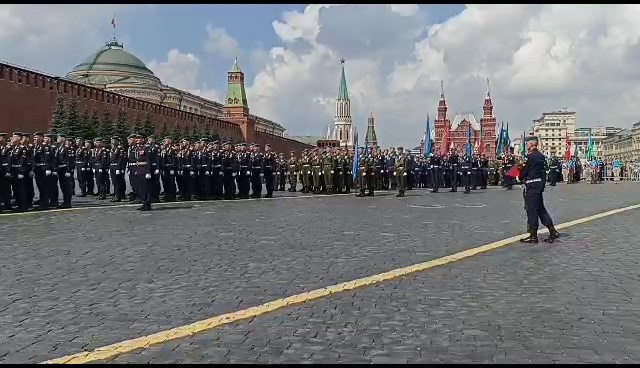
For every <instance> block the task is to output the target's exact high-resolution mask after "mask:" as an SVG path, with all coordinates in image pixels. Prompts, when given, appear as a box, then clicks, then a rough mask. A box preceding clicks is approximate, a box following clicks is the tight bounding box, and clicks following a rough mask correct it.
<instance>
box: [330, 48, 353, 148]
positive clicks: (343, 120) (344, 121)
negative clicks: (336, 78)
mask: <svg viewBox="0 0 640 368" xmlns="http://www.w3.org/2000/svg"><path fill="white" fill-rule="evenodd" d="M344 62H345V60H344V59H341V60H340V64H342V70H341V74H340V85H339V86H338V98H337V99H336V113H335V116H334V127H333V135H332V138H333V139H334V140H338V141H340V146H341V147H348V148H351V147H353V144H354V142H353V136H354V131H353V126H352V121H351V100H350V99H349V91H348V89H347V78H346V77H345V74H344Z"/></svg>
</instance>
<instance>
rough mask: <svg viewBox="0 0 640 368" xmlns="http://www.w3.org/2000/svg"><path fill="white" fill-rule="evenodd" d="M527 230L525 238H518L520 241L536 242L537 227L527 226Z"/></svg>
mask: <svg viewBox="0 0 640 368" xmlns="http://www.w3.org/2000/svg"><path fill="white" fill-rule="evenodd" d="M527 230H528V231H529V236H527V237H526V238H522V239H520V242H521V243H537V242H538V229H532V228H531V227H529V226H527Z"/></svg>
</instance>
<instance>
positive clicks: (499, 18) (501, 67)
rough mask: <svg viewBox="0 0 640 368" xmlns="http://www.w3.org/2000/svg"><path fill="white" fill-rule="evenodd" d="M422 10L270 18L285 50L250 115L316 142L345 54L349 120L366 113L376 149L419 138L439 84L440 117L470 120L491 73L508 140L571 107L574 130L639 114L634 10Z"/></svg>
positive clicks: (271, 64) (347, 8) (638, 12)
mask: <svg viewBox="0 0 640 368" xmlns="http://www.w3.org/2000/svg"><path fill="white" fill-rule="evenodd" d="M422 9H424V8H418V7H417V6H412V5H390V6H383V7H380V6H365V5H358V6H353V5H343V6H341V7H339V8H337V7H336V6H335V5H309V6H307V7H306V8H305V10H304V11H303V12H286V13H284V14H283V15H282V17H281V19H279V20H276V21H274V22H273V28H274V31H275V33H276V35H277V36H278V37H279V38H280V39H281V40H282V42H283V45H282V46H278V47H275V48H273V49H272V50H271V52H270V54H269V55H270V57H269V58H268V60H267V61H266V63H265V65H264V66H263V68H262V69H261V70H260V71H258V72H257V73H256V76H255V79H254V80H253V81H252V82H253V83H251V85H250V88H249V91H248V97H249V102H250V107H251V109H252V111H253V112H255V113H258V114H264V115H266V117H271V118H274V119H277V120H278V121H279V122H281V123H282V124H283V125H285V126H286V127H287V128H288V130H289V131H290V132H291V133H299V134H316V135H319V134H321V132H322V131H323V130H324V129H326V126H327V124H328V123H331V122H332V120H333V104H332V103H328V101H332V100H333V99H334V98H335V94H336V93H337V86H338V77H339V70H340V64H339V63H338V60H339V59H340V58H341V57H345V58H346V59H347V63H346V73H347V82H348V85H349V92H350V95H351V98H352V101H353V103H352V110H353V115H354V124H356V125H357V127H358V128H359V129H360V130H361V131H362V130H363V129H365V127H366V117H367V115H368V111H369V108H372V109H373V110H374V114H375V115H376V128H377V131H378V138H379V139H380V140H381V141H382V143H383V144H385V145H395V144H403V145H411V144H413V143H414V142H415V141H417V139H416V138H415V137H416V136H417V135H419V134H418V133H416V132H422V131H423V130H424V124H425V119H426V115H427V113H429V114H430V115H431V116H434V115H435V112H436V107H437V98H438V93H439V89H440V83H439V81H440V80H441V79H444V80H445V89H446V91H445V92H446V95H447V100H448V105H449V113H450V115H451V116H450V117H451V118H453V115H454V114H455V112H462V111H473V112H474V113H475V114H476V116H477V117H478V118H479V117H480V114H481V113H482V103H483V99H484V93H485V89H486V87H485V79H486V78H487V77H490V78H491V80H492V97H493V102H494V106H495V114H496V117H497V118H498V121H500V120H504V121H509V122H510V126H511V127H513V128H512V129H513V131H512V132H511V134H512V135H514V134H517V133H518V131H519V130H521V129H524V128H526V127H528V126H530V124H531V120H532V119H534V118H537V117H539V115H540V113H542V112H543V111H547V110H550V109H556V108H559V107H563V106H567V107H569V108H572V109H575V110H577V112H578V124H579V125H582V126H589V125H593V124H595V123H596V122H597V121H600V122H601V124H602V123H603V122H604V123H606V124H607V125H616V126H628V125H630V124H631V123H632V122H635V121H637V120H638V119H639V118H640V105H639V104H637V97H638V96H639V95H640V92H638V87H637V85H638V84H639V82H640V70H639V69H638V68H637V60H639V59H640V23H638V22H637V21H636V19H637V18H638V17H639V16H640V6H639V5H635V4H633V5H631V4H628V5H606V6H604V5H579V6H578V5H475V4H474V5H467V6H466V8H465V9H464V10H463V11H462V12H461V13H459V14H457V15H456V16H453V17H451V18H449V19H447V20H445V21H443V22H442V23H440V24H432V25H429V26H428V27H425V24H424V23H423V21H422V20H423V19H424V18H423V17H422V16H423V15H424V14H423V13H424V12H423V11H422ZM426 12H427V13H428V12H429V8H428V7H427V8H426ZM394 14H395V15H394ZM355 20H357V21H355ZM383 24H384V27H382V26H381V25H383ZM389 29H391V31H389ZM377 31H379V32H380V33H379V34H377V33H375V32H377ZM371 35H375V36H371ZM301 45H304V47H301Z"/></svg>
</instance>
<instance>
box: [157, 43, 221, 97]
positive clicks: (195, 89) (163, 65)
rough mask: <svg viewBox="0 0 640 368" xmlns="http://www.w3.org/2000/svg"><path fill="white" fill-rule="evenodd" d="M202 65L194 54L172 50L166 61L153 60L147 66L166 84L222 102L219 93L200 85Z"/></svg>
mask: <svg viewBox="0 0 640 368" xmlns="http://www.w3.org/2000/svg"><path fill="white" fill-rule="evenodd" d="M200 63H201V62H200V59H199V58H198V57H197V56H195V55H194V54H190V53H186V54H185V53H181V52H180V50H178V49H172V50H170V51H169V52H168V53H167V60H166V61H157V60H151V61H150V62H149V63H147V66H148V67H149V69H151V71H153V73H154V74H155V75H156V76H157V77H158V78H160V80H161V81H162V83H164V84H167V85H169V86H171V87H175V88H178V89H181V90H183V91H187V92H190V93H193V94H195V95H198V96H201V97H204V98H208V99H211V100H213V101H221V98H222V95H221V94H220V92H219V91H217V90H215V89H213V88H208V87H207V85H206V84H200V82H199V81H200V79H201V78H200V75H199V74H200Z"/></svg>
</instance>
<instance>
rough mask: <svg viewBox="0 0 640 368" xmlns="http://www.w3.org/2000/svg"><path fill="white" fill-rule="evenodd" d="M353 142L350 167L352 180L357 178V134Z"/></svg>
mask: <svg viewBox="0 0 640 368" xmlns="http://www.w3.org/2000/svg"><path fill="white" fill-rule="evenodd" d="M353 138H354V139H353V140H354V141H355V143H356V144H355V151H354V152H353V165H352V167H351V173H352V175H353V179H354V180H355V178H356V177H357V176H358V159H359V158H358V150H359V149H360V148H359V147H358V133H356V136H355V137H353Z"/></svg>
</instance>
